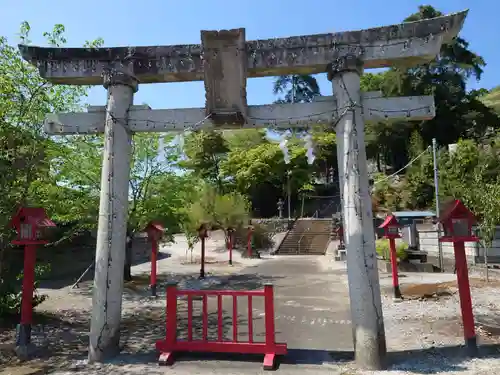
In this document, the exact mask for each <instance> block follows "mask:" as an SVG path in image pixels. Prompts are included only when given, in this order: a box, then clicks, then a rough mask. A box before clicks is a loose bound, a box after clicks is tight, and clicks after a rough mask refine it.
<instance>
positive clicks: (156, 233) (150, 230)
mask: <svg viewBox="0 0 500 375" xmlns="http://www.w3.org/2000/svg"><path fill="white" fill-rule="evenodd" d="M144 231H145V232H146V233H147V234H148V238H149V240H150V241H151V275H150V288H151V295H152V296H153V297H156V270H157V260H158V241H160V239H161V238H162V237H163V233H164V232H165V228H164V227H163V225H162V224H161V223H159V222H157V221H151V222H149V224H148V225H147V226H146V228H145V229H144Z"/></svg>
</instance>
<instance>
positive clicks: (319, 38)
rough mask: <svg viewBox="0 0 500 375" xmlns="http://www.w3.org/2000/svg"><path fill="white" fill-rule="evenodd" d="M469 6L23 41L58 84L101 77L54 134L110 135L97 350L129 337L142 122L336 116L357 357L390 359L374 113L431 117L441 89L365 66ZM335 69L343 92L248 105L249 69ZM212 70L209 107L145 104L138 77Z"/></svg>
mask: <svg viewBox="0 0 500 375" xmlns="http://www.w3.org/2000/svg"><path fill="white" fill-rule="evenodd" d="M466 14H467V11H464V12H459V13H455V14H451V15H447V16H443V17H439V18H434V19H428V20H422V21H417V22H409V23H404V24H398V25H392V26H384V27H377V28H372V29H366V30H359V31H348V32H340V33H332V34H319V35H308V36H294V37H289V38H275V39H268V40H256V41H245V32H244V29H236V30H224V31H202V33H201V44H193V45H181V46H150V47H116V48H97V49H90V48H40V47H32V46H24V45H21V46H19V48H20V51H21V53H22V56H23V57H24V58H25V59H26V60H28V61H30V62H31V63H32V64H34V65H35V66H37V67H38V69H39V71H40V74H41V75H42V77H44V78H46V79H48V80H49V81H51V82H53V83H55V84H69V85H101V84H103V85H104V86H105V88H106V89H107V90H108V103H107V106H106V108H104V107H91V108H89V109H88V112H86V113H72V114H53V115H51V116H49V117H48V118H47V120H46V124H45V125H46V131H47V132H48V133H49V134H77V133H103V132H104V134H105V137H104V152H103V167H102V176H101V199H100V207H99V225H98V235H97V246H96V272H95V280H94V294H93V310H92V319H91V332H90V345H89V359H90V360H101V359H103V357H104V356H105V355H106V354H107V352H109V351H111V352H112V351H113V350H116V349H117V348H116V347H117V343H118V341H119V332H120V320H121V303H122V293H123V262H124V253H123V249H124V248H125V235H126V221H127V205H128V184H127V180H128V178H129V168H130V159H131V147H130V137H131V133H133V132H150V131H153V132H154V131H183V130H185V129H189V128H191V127H192V126H193V125H195V124H196V125H197V126H199V127H200V128H211V127H215V128H222V129H226V128H237V129H240V128H243V127H266V126H271V127H278V128H289V127H308V126H310V125H313V124H316V123H318V122H320V123H323V124H325V123H326V124H331V123H334V124H336V128H335V131H336V133H337V156H338V161H339V180H340V191H341V196H342V201H343V214H344V222H345V238H346V244H347V264H348V270H347V273H348V281H349V291H350V305H351V306H350V307H351V316H352V322H353V323H352V324H353V336H354V344H355V345H354V347H355V358H356V362H357V363H358V364H359V365H360V366H361V367H364V368H366V369H380V368H382V367H383V363H384V355H385V352H386V346H385V332H384V324H383V315H382V304H381V297H380V285H379V280H378V270H377V267H376V258H375V254H376V253H375V244H374V241H375V238H374V231H373V221H372V212H371V201H370V196H369V190H368V173H367V167H366V164H367V160H366V151H365V147H364V144H365V140H364V122H365V121H377V120H378V119H388V120H391V119H394V120H397V119H414V120H416V119H427V118H431V117H433V116H434V101H433V98H432V97H429V96H423V97H403V98H383V97H381V95H380V93H361V91H360V75H361V74H362V72H363V69H367V68H380V67H390V66H394V65H397V66H402V65H403V66H411V65H415V64H418V63H423V62H427V61H429V60H431V59H433V58H434V57H435V56H436V55H438V53H439V52H440V49H441V46H442V44H443V43H448V42H451V41H452V39H453V38H454V37H455V36H456V35H457V34H458V32H459V31H460V29H461V28H462V24H463V22H464V20H465V17H466ZM314 73H328V79H329V80H331V82H332V88H333V94H334V96H333V97H322V98H318V100H317V101H315V102H313V103H301V104H284V105H281V104H280V105H278V104H274V105H264V106H247V101H246V79H247V78H249V77H250V78H251V77H264V76H277V75H285V74H314ZM196 80H203V81H204V82H205V90H206V105H205V108H187V109H167V110H162V109H158V110H151V109H150V108H149V107H147V106H134V105H133V94H134V93H135V92H136V91H137V89H138V84H139V87H140V84H144V83H156V82H184V81H196Z"/></svg>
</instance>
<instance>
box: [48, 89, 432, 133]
mask: <svg viewBox="0 0 500 375" xmlns="http://www.w3.org/2000/svg"><path fill="white" fill-rule="evenodd" d="M361 95H362V103H363V108H364V110H363V118H364V121H366V122H374V121H391V120H401V119H406V118H411V119H412V120H428V119H431V118H433V117H434V115H435V107H434V97H432V96H411V97H397V98H384V97H382V95H381V93H377V92H368V93H362V94H361ZM87 111H88V112H77V113H58V114H51V115H49V116H47V119H46V121H45V132H46V133H47V134H57V135H63V134H77V133H82V134H97V133H102V132H104V121H105V115H106V110H105V107H104V106H91V107H89V108H88V109H87ZM336 112H337V111H336V104H335V101H334V97H333V96H325V97H321V100H317V101H315V102H312V103H295V104H289V103H286V104H270V105H255V106H248V109H247V113H248V118H247V122H246V123H245V124H242V125H238V124H235V123H230V124H224V128H226V129H227V128H237V129H243V128H266V127H269V128H274V129H282V130H286V129H289V128H290V127H294V128H301V127H302V128H310V127H312V126H314V125H318V124H324V125H327V124H331V123H332V122H335V118H336V116H337V114H336ZM205 117H206V115H205V109H204V108H182V109H154V110H151V109H150V108H149V107H148V106H143V105H140V106H139V105H137V106H136V105H134V106H132V107H131V108H130V112H129V121H128V126H129V128H130V131H132V132H165V131H180V132H182V131H185V130H186V129H189V128H191V127H192V126H193V125H194V124H197V123H198V124H199V125H198V127H197V129H211V128H214V127H218V126H219V125H218V124H214V123H213V122H212V120H209V119H207V120H205V121H202V120H203V119H204V118H205Z"/></svg>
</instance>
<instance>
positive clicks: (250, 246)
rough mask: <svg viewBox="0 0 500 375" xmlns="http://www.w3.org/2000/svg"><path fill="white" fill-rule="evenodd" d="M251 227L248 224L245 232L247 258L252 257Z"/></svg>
mask: <svg viewBox="0 0 500 375" xmlns="http://www.w3.org/2000/svg"><path fill="white" fill-rule="evenodd" d="M253 231H254V229H253V227H252V226H249V227H248V233H247V255H248V257H249V258H251V257H252V237H253Z"/></svg>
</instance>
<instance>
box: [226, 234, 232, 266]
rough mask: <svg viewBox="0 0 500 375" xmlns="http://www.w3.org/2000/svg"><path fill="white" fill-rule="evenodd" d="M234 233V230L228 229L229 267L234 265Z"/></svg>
mask: <svg viewBox="0 0 500 375" xmlns="http://www.w3.org/2000/svg"><path fill="white" fill-rule="evenodd" d="M233 233H234V229H233V228H228V229H227V235H228V239H227V250H228V251H229V265H230V266H232V265H233Z"/></svg>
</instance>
